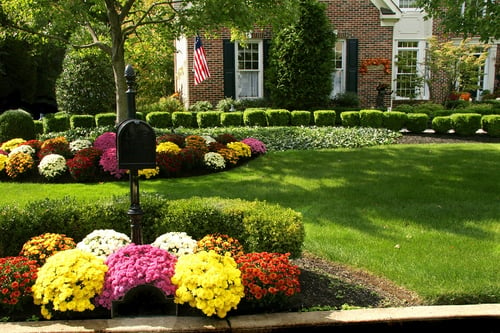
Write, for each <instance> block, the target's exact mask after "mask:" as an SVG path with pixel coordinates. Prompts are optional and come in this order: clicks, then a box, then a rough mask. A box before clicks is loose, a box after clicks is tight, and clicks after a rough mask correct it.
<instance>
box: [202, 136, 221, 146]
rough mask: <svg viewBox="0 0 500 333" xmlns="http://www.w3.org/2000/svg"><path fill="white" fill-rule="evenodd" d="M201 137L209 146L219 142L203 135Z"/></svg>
mask: <svg viewBox="0 0 500 333" xmlns="http://www.w3.org/2000/svg"><path fill="white" fill-rule="evenodd" d="M201 137H202V138H203V139H205V142H206V144H207V145H209V144H210V143H211V142H217V140H215V139H214V138H212V137H211V136H210V135H202V136H201Z"/></svg>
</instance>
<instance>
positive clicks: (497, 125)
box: [481, 114, 500, 137]
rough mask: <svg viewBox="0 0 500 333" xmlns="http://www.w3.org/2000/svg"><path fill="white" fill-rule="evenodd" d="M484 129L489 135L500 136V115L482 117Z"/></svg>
mask: <svg viewBox="0 0 500 333" xmlns="http://www.w3.org/2000/svg"><path fill="white" fill-rule="evenodd" d="M481 124H482V128H483V130H485V131H486V133H487V134H488V135H489V136H492V137H500V115H493V114H491V115H487V116H483V117H482V118H481Z"/></svg>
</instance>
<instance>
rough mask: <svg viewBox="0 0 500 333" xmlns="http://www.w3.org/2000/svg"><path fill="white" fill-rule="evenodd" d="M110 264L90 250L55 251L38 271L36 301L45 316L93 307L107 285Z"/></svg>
mask: <svg viewBox="0 0 500 333" xmlns="http://www.w3.org/2000/svg"><path fill="white" fill-rule="evenodd" d="M106 271H107V266H106V265H105V264H104V262H103V260H102V259H100V258H97V257H96V256H94V255H93V254H91V253H88V252H84V251H81V250H78V249H71V250H67V251H62V252H58V253H56V254H54V255H53V256H52V257H50V258H49V259H47V262H46V263H45V264H44V265H43V266H42V268H40V270H39V271H38V278H37V279H36V282H35V284H34V285H33V301H34V303H35V304H37V305H41V306H42V308H41V313H42V316H43V317H45V318H47V319H50V318H51V317H52V312H53V311H61V312H64V311H78V312H82V311H85V310H93V309H94V308H95V306H94V304H92V300H93V299H94V297H95V296H96V295H97V294H99V293H100V292H101V290H102V287H103V284H104V275H105V273H106Z"/></svg>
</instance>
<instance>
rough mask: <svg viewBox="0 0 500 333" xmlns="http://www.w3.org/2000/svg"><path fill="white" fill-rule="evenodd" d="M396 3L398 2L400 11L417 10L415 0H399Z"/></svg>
mask: <svg viewBox="0 0 500 333" xmlns="http://www.w3.org/2000/svg"><path fill="white" fill-rule="evenodd" d="M397 2H398V6H399V8H401V9H410V8H411V9H413V8H417V6H416V2H417V1H416V0H399V1H397Z"/></svg>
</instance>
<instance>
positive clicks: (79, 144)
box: [69, 139, 92, 154]
mask: <svg viewBox="0 0 500 333" xmlns="http://www.w3.org/2000/svg"><path fill="white" fill-rule="evenodd" d="M90 147H92V142H90V140H86V139H79V140H75V141H71V142H70V143H69V149H70V150H71V152H72V153H73V154H75V153H76V152H77V151H79V150H82V149H85V148H90Z"/></svg>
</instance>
